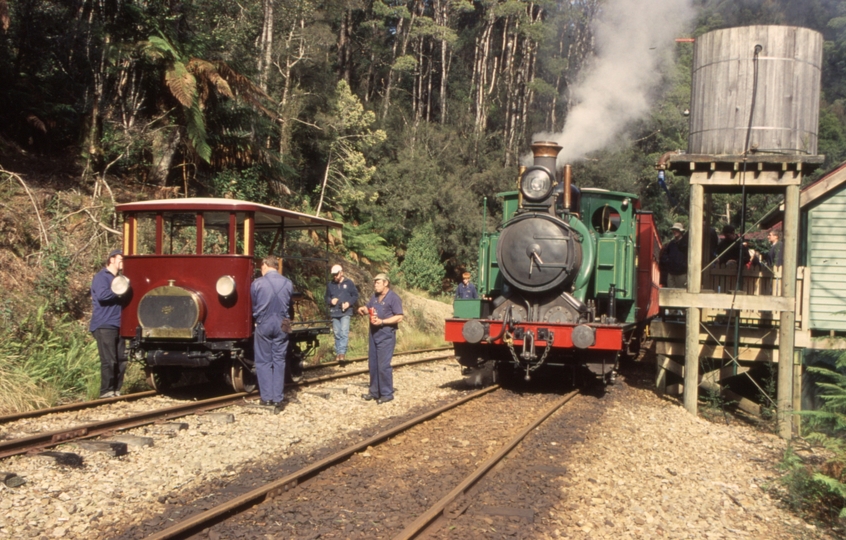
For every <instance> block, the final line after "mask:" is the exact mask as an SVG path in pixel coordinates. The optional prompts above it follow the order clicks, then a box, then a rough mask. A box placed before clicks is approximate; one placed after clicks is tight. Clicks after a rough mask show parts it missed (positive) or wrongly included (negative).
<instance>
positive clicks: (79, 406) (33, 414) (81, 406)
mask: <svg viewBox="0 0 846 540" xmlns="http://www.w3.org/2000/svg"><path fill="white" fill-rule="evenodd" d="M451 349H452V347H434V348H430V349H418V350H416V351H402V352H398V353H396V354H395V355H394V357H402V356H408V355H412V354H421V353H427V352H437V351H446V350H451ZM366 361H367V357H366V356H358V357H355V358H350V359H349V360H345V361H344V362H336V361H333V362H324V363H321V364H311V365H307V366H305V367H304V368H303V370H304V371H306V372H308V371H316V370H321V369H326V368H331V367H338V366H346V365H349V364H354V363H357V362H366ZM156 394H157V392H156V391H155V390H145V391H143V392H135V393H133V394H126V395H124V396H117V397H111V398H105V399H95V400H91V401H81V402H79V403H68V404H66V405H58V406H56V407H48V408H46V409H36V410H33V411H24V412H18V413H13V414H7V415H0V425H3V424H8V423H10V422H16V421H18V420H24V419H27V418H38V417H41V416H47V415H48V414H57V413H64V412H72V411H82V410H85V409H93V408H95V407H100V406H102V405H105V404H109V403H121V402H129V401H137V400H139V399H143V398H147V397H151V396H155V395H156Z"/></svg>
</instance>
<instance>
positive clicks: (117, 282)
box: [111, 274, 129, 296]
mask: <svg viewBox="0 0 846 540" xmlns="http://www.w3.org/2000/svg"><path fill="white" fill-rule="evenodd" d="M111 289H112V292H113V293H115V295H117V296H123V295H124V294H126V293H128V292H129V278H128V277H126V276H124V275H123V274H120V275H117V276H115V279H113V280H112V287H111Z"/></svg>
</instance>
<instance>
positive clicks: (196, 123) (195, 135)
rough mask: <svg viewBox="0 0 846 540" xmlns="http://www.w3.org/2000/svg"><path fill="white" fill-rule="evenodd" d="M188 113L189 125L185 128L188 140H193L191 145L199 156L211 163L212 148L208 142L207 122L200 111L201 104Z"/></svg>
mask: <svg viewBox="0 0 846 540" xmlns="http://www.w3.org/2000/svg"><path fill="white" fill-rule="evenodd" d="M186 112H187V120H188V122H187V124H186V126H185V129H186V131H187V132H188V139H190V140H191V145H192V146H193V147H194V151H196V152H197V155H198V156H200V158H202V159H203V161H205V162H206V163H209V162H210V161H211V147H209V143H208V141H207V140H206V122H205V120H204V119H203V111H201V110H200V105H199V103H194V104H193V105H192V106H191V107H190V108H188V109H187V110H186Z"/></svg>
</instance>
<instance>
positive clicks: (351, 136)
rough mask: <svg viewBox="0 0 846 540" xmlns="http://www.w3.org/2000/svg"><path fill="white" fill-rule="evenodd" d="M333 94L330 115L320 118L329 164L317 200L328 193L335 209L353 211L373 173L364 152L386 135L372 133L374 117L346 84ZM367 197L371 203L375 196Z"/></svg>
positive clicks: (364, 195)
mask: <svg viewBox="0 0 846 540" xmlns="http://www.w3.org/2000/svg"><path fill="white" fill-rule="evenodd" d="M336 90H337V96H336V99H335V101H334V104H333V107H332V114H330V115H321V117H320V120H321V122H322V123H323V124H324V125H325V130H326V131H327V133H329V134H330V142H329V152H328V155H329V162H328V163H327V165H326V172H325V175H324V182H323V185H322V186H321V188H320V200H321V203H322V201H323V199H324V197H326V192H327V190H328V191H329V192H330V193H331V194H332V199H333V200H334V203H335V204H336V205H340V206H343V205H350V206H353V207H354V206H356V205H357V204H358V203H360V202H361V201H363V200H364V199H365V197H366V196H367V193H366V192H365V189H364V186H366V185H367V184H368V183H369V182H370V179H371V178H372V177H373V173H374V172H375V170H376V167H375V166H372V165H368V163H367V158H366V157H365V154H364V152H366V151H367V150H368V149H370V148H372V147H374V146H375V145H377V144H379V143H381V142H383V141H384V140H385V138H386V134H385V132H384V131H383V130H381V129H376V130H374V129H373V124H374V123H375V122H376V115H375V114H374V113H373V112H372V111H367V110H365V109H364V106H363V105H362V104H361V100H359V99H358V97H357V96H355V94H353V93H352V91H351V90H350V86H349V84H348V83H347V82H346V81H340V82H339V83H338V86H337V89H336ZM371 196H372V197H374V200H375V194H372V195H371ZM319 211H320V203H319V204H318V212H319Z"/></svg>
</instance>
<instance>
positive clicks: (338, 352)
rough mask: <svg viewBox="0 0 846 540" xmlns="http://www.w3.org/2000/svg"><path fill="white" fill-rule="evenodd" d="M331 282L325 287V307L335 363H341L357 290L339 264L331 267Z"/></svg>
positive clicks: (346, 343) (356, 298)
mask: <svg viewBox="0 0 846 540" xmlns="http://www.w3.org/2000/svg"><path fill="white" fill-rule="evenodd" d="M331 273H332V281H330V282H329V284H328V285H326V295H325V297H324V299H325V300H326V305H328V306H329V316H330V317H332V331H333V333H334V335H335V361H337V362H343V361H344V360H345V359H346V356H347V346H348V344H349V339H350V319H351V318H352V314H353V306H355V304H356V302H358V289H357V288H356V287H355V283H353V282H352V280H351V279H349V278H346V277H344V269H343V268H342V267H341V265H340V264H336V265H335V266H333V267H332V270H331Z"/></svg>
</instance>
